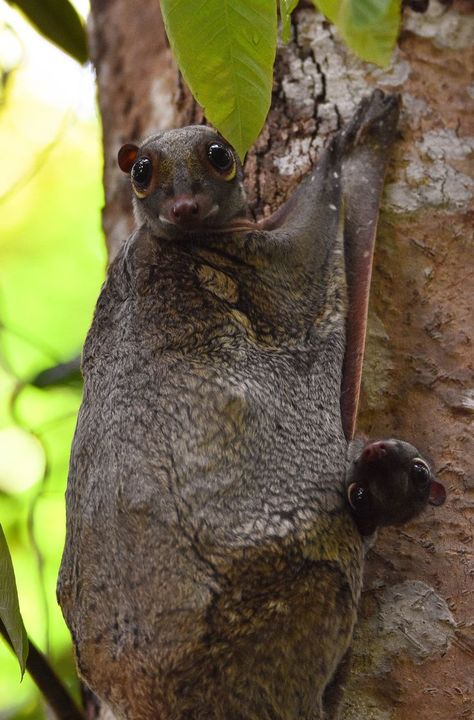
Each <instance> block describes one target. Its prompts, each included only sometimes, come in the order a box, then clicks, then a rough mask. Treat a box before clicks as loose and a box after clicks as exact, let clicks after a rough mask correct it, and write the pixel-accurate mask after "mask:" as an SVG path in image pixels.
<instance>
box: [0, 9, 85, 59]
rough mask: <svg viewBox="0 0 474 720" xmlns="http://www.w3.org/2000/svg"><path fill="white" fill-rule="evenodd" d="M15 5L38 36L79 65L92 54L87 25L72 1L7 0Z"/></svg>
mask: <svg viewBox="0 0 474 720" xmlns="http://www.w3.org/2000/svg"><path fill="white" fill-rule="evenodd" d="M7 2H8V3H10V5H16V6H17V7H19V8H20V10H21V11H22V12H23V13H24V14H25V15H26V17H27V18H28V20H29V21H30V22H31V23H32V24H33V25H34V26H35V27H36V28H37V30H39V32H40V33H41V34H42V35H44V36H45V37H47V38H48V40H51V42H53V43H54V44H55V45H57V46H58V47H60V48H61V50H64V51H65V52H67V53H68V54H69V55H71V56H72V57H73V58H74V59H75V60H77V61H78V62H80V63H85V62H86V60H87V58H88V56H89V53H88V51H87V39H86V31H85V28H84V24H83V22H82V20H81V18H80V16H79V14H78V13H77V11H76V9H75V7H74V6H73V5H71V3H70V2H69V0H7Z"/></svg>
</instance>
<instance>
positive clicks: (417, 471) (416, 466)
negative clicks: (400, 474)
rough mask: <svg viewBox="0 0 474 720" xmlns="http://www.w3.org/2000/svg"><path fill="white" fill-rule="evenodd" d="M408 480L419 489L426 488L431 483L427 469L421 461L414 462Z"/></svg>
mask: <svg viewBox="0 0 474 720" xmlns="http://www.w3.org/2000/svg"><path fill="white" fill-rule="evenodd" d="M410 478H411V480H412V482H413V483H414V484H415V485H416V487H419V488H427V487H428V485H429V484H430V482H431V473H430V469H429V467H428V466H427V465H426V463H424V462H423V461H422V460H415V461H414V463H413V465H412V466H411V469H410Z"/></svg>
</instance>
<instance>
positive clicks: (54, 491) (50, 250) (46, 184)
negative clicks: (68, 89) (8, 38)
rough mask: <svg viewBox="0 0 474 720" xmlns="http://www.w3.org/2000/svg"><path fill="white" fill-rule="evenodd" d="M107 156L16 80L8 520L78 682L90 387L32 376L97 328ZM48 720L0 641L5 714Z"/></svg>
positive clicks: (26, 602)
mask: <svg viewBox="0 0 474 720" xmlns="http://www.w3.org/2000/svg"><path fill="white" fill-rule="evenodd" d="M101 153H102V150H101V145H100V129H99V126H98V122H97V121H96V120H88V121H84V120H80V119H79V118H78V117H77V115H76V114H75V113H74V112H73V111H70V112H67V111H65V110H64V109H59V108H58V107H54V106H50V105H47V104H46V103H44V102H42V101H41V100H40V99H38V98H37V97H34V96H33V95H31V94H29V93H28V91H27V90H26V89H25V85H24V83H22V82H21V72H20V73H18V74H17V76H15V75H14V76H13V78H12V82H11V83H10V85H9V87H8V92H7V96H6V100H5V103H4V104H3V105H1V106H0V157H1V159H2V172H1V176H0V212H1V218H2V219H1V229H0V523H1V524H2V526H3V528H4V531H5V534H6V537H7V541H8V544H9V547H10V550H11V553H12V557H13V564H14V569H15V574H16V579H17V585H18V592H19V598H20V607H21V611H22V614H23V619H24V622H25V625H26V628H27V631H28V633H29V634H30V636H31V637H32V638H33V640H34V641H35V642H36V644H37V645H38V646H39V647H40V648H41V649H42V650H43V651H48V653H49V657H50V660H51V662H52V664H53V665H54V666H55V668H56V669H57V670H58V671H59V673H60V674H61V675H62V677H63V678H64V679H65V680H66V682H67V684H68V685H69V686H70V687H71V688H73V687H74V672H73V666H72V659H71V653H70V641H69V636H68V631H67V629H66V627H65V625H64V622H63V619H62V616H61V613H60V610H59V608H58V606H57V603H56V593H55V585H56V577H57V573H58V567H59V561H60V557H61V552H62V546H63V542H64V524H65V519H64V501H63V498H64V490H65V483H66V476H67V463H68V455H69V448H70V443H71V437H72V433H73V431H74V423H75V414H76V412H77V409H78V405H79V402H80V388H79V387H56V388H50V389H44V390H40V389H36V388H33V387H32V386H31V385H29V384H28V382H29V381H30V380H31V379H32V378H33V377H34V376H35V375H36V374H37V373H38V372H39V371H41V370H43V369H45V368H47V367H50V366H52V365H55V364H56V363H57V362H59V361H64V360H69V359H70V358H71V357H73V356H74V355H76V354H77V353H79V351H80V348H81V345H82V342H83V339H84V336H85V333H86V331H87V328H88V325H89V323H90V319H91V315H92V311H93V307H94V303H95V299H96V297H97V293H98V290H99V287H100V284H101V282H102V279H103V275H104V268H105V248H104V241H103V237H102V234H101V229H100V209H101V207H102V204H103V191H102V186H101V172H102V154H101ZM18 391H19V392H18ZM16 392H18V394H17V396H16V400H15V402H14V403H13V404H12V399H13V398H14V396H15V394H16ZM46 468H47V470H46ZM44 716H45V715H44V710H43V707H42V704H41V701H40V699H39V696H38V693H37V692H36V690H35V688H34V686H33V683H32V682H31V680H30V679H29V677H28V676H27V674H25V677H24V679H23V681H22V682H21V684H20V671H19V667H18V662H17V660H16V659H15V657H14V656H13V654H12V653H11V652H10V650H9V649H8V648H7V646H6V645H5V643H4V642H3V641H2V640H1V639H0V718H1V719H2V720H3V719H5V720H6V718H27V717H28V718H44Z"/></svg>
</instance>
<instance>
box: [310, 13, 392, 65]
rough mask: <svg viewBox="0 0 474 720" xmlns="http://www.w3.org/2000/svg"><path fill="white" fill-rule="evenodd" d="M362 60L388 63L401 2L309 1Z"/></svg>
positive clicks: (382, 63)
mask: <svg viewBox="0 0 474 720" xmlns="http://www.w3.org/2000/svg"><path fill="white" fill-rule="evenodd" d="M313 1H314V3H315V5H317V7H318V8H319V9H320V10H321V12H322V13H324V15H326V17H327V18H329V20H331V22H333V23H334V24H335V25H336V27H337V28H338V30H339V32H340V33H341V36H342V38H343V39H344V40H345V42H346V43H347V45H348V46H349V47H350V48H351V49H352V50H353V51H354V52H355V53H356V54H357V55H359V56H360V57H361V58H362V59H363V60H368V61H369V62H373V63H375V64H377V65H381V66H382V67H386V66H387V65H388V64H389V63H390V59H391V56H392V52H393V48H394V47H395V43H396V40H397V37H398V31H399V27H400V17H401V0H313Z"/></svg>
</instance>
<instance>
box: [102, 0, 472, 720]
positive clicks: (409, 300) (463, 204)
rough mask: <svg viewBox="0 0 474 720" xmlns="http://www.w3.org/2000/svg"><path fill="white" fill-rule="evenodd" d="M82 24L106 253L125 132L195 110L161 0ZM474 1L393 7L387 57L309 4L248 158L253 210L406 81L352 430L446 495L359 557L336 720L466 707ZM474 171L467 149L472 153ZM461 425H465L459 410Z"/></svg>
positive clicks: (113, 232) (424, 716)
mask: <svg viewBox="0 0 474 720" xmlns="http://www.w3.org/2000/svg"><path fill="white" fill-rule="evenodd" d="M91 4H92V14H91V21H90V39H91V47H92V53H93V60H94V63H95V66H96V69H97V79H98V87H99V103H100V110H101V113H102V120H103V132H104V147H105V187H106V207H105V209H104V216H103V222H104V228H105V231H106V236H107V243H108V247H109V251H110V255H111V256H113V255H114V253H115V252H116V250H117V247H118V246H119V244H120V243H121V242H123V240H124V239H125V238H126V237H127V234H128V232H129V230H130V228H131V226H132V224H133V220H132V218H131V213H130V192H129V187H128V183H127V182H126V179H125V178H124V177H123V175H122V174H121V173H120V171H119V170H118V168H117V166H116V160H115V158H116V153H117V150H118V148H119V147H120V145H121V144H122V143H124V142H129V141H134V140H139V139H141V138H143V137H144V136H146V135H147V134H150V133H151V132H153V131H155V130H157V129H163V128H168V127H176V126H181V125H185V124H190V123H196V122H201V120H202V113H201V111H200V109H199V108H198V107H197V106H196V104H195V103H194V101H193V100H192V97H191V95H190V93H189V91H188V89H187V88H186V87H185V85H184V83H183V81H182V79H181V78H180V76H179V73H178V72H177V69H176V66H175V64H174V62H173V59H172V57H171V54H170V50H169V47H168V45H167V41H166V38H165V34H164V30H163V23H162V20H161V16H160V9H159V5H158V2H157V0H154V1H153V2H152V1H151V0H136V1H135V2H133V3H131V2H129V0H92V3H91ZM473 38H474V14H473V7H472V3H471V2H470V1H469V0H455V1H454V3H453V4H452V5H451V6H450V7H446V5H442V4H440V3H439V2H438V0H431V2H430V7H429V10H428V12H427V13H426V14H424V15H417V14H415V13H412V12H410V11H408V12H406V13H405V18H404V29H403V31H402V34H401V38H400V43H399V49H398V50H397V52H396V53H395V57H394V62H393V64H392V66H391V67H390V68H389V69H388V70H386V71H380V70H378V69H376V68H375V67H374V66H371V65H367V64H364V63H362V62H360V61H358V60H356V59H355V58H354V57H353V56H352V55H351V54H350V53H348V52H347V51H346V50H345V49H344V47H343V46H342V45H341V43H340V42H339V40H338V39H337V36H336V33H335V31H334V29H333V28H332V27H331V26H329V25H328V24H327V23H326V22H325V21H324V20H323V18H322V17H321V16H319V15H318V14H317V13H315V11H314V10H313V9H311V8H309V7H304V5H303V7H300V8H299V9H298V11H297V12H296V13H295V17H294V20H293V40H292V41H291V42H290V43H289V44H288V45H287V46H285V47H282V48H280V50H279V52H278V58H277V65H276V75H275V84H274V93H273V103H272V110H271V112H270V115H269V117H268V121H267V124H266V126H265V129H264V130H263V132H262V134H261V136H260V138H259V140H258V142H257V144H256V146H255V148H254V149H253V150H252V151H251V152H250V153H249V156H248V158H247V162H246V172H247V176H248V193H249V198H250V201H251V205H252V208H253V209H254V210H255V211H256V212H257V213H259V214H262V213H264V214H267V213H269V212H270V211H271V210H273V209H274V208H275V207H276V206H278V205H279V204H280V202H281V201H282V200H283V199H284V198H285V196H286V195H287V193H288V191H289V190H290V189H291V188H292V187H294V185H295V184H296V183H297V182H298V181H299V179H300V178H301V177H302V175H303V174H304V173H305V171H306V170H307V169H308V168H309V166H310V164H311V163H312V162H313V161H314V160H315V159H316V157H317V155H318V152H319V149H320V147H321V146H322V145H323V143H324V141H325V138H326V137H327V136H328V135H329V134H330V133H331V132H332V131H334V130H335V129H336V128H337V127H339V125H340V124H341V122H342V121H344V120H346V119H347V118H348V117H349V116H350V114H351V113H352V111H353V109H354V107H355V105H356V104H357V103H358V101H359V99H360V98H361V97H362V96H364V95H366V94H367V93H368V91H369V89H370V87H371V86H374V85H379V86H381V87H382V88H383V89H385V90H389V91H398V92H401V93H402V95H403V107H404V110H403V114H402V120H401V132H400V139H399V142H398V145H397V148H396V151H395V153H394V157H393V159H392V163H391V168H390V171H389V174H388V178H387V187H386V192H385V200H384V208H383V212H382V216H381V221H380V226H379V238H378V247H377V251H376V258H375V273H374V280H373V290H372V300H371V310H370V328H369V337H368V347H367V354H366V362H365V370H364V380H363V397H362V407H361V412H360V417H359V432H361V433H364V432H365V433H367V434H368V435H370V436H372V437H376V436H387V435H388V436H390V435H395V436H398V437H402V438H406V439H408V440H410V441H411V442H413V443H414V444H416V445H417V446H418V447H419V448H420V449H422V450H423V451H424V452H426V453H428V455H430V454H431V457H432V460H433V462H434V465H435V467H436V468H437V470H438V475H439V477H440V479H441V480H442V481H443V482H444V484H445V485H446V487H447V489H448V493H449V495H448V502H447V504H446V505H445V506H444V508H443V509H442V510H438V511H436V512H434V511H428V512H426V514H425V515H423V516H422V517H421V518H420V519H418V520H417V521H416V522H413V523H412V524H411V525H409V526H406V527H404V528H403V529H401V530H387V531H384V532H382V533H380V535H379V539H378V542H377V545H376V547H375V549H374V550H372V551H371V552H370V554H369V557H368V562H367V575H366V582H365V592H364V594H363V598H362V603H361V611H360V623H359V627H358V630H357V632H356V637H355V641H354V651H355V652H354V655H355V662H354V668H353V672H352V676H351V680H350V683H349V688H348V693H347V699H346V702H345V706H344V710H343V717H344V719H345V720H355V719H356V718H362V717H363V718H365V719H367V720H402V719H403V720H414V719H415V718H416V720H436V719H439V720H451V719H452V720H457V719H459V720H460V719H461V718H464V719H465V720H467V718H471V717H473V716H474V701H473V698H474V680H473V678H474V675H473V672H472V667H473V656H474V635H473V613H472V607H473V598H474V585H473V577H474V558H473V552H472V548H473V544H472V541H473V529H472V528H473V526H472V517H473V509H474V497H473V491H474V478H473V476H472V474H471V473H472V469H471V466H470V460H471V461H472V458H473V448H474V441H473V436H472V431H471V433H470V432H469V423H470V422H472V414H473V411H474V394H473V390H472V378H473V373H472V339H471V334H472V329H473V320H472V317H473V315H472V300H473V292H474V284H473V282H472V277H473V272H472V251H471V247H470V242H471V241H472V219H473V215H474V214H473V196H474V181H473V180H472V178H470V177H469V167H468V165H469V161H470V160H471V162H472V155H473V151H474V137H473V135H474V128H473V124H474V121H473V115H474V113H473V109H474V108H473V97H474V77H473V68H474V62H473V60H474V56H473ZM471 170H472V166H471ZM471 428H472V426H471Z"/></svg>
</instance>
